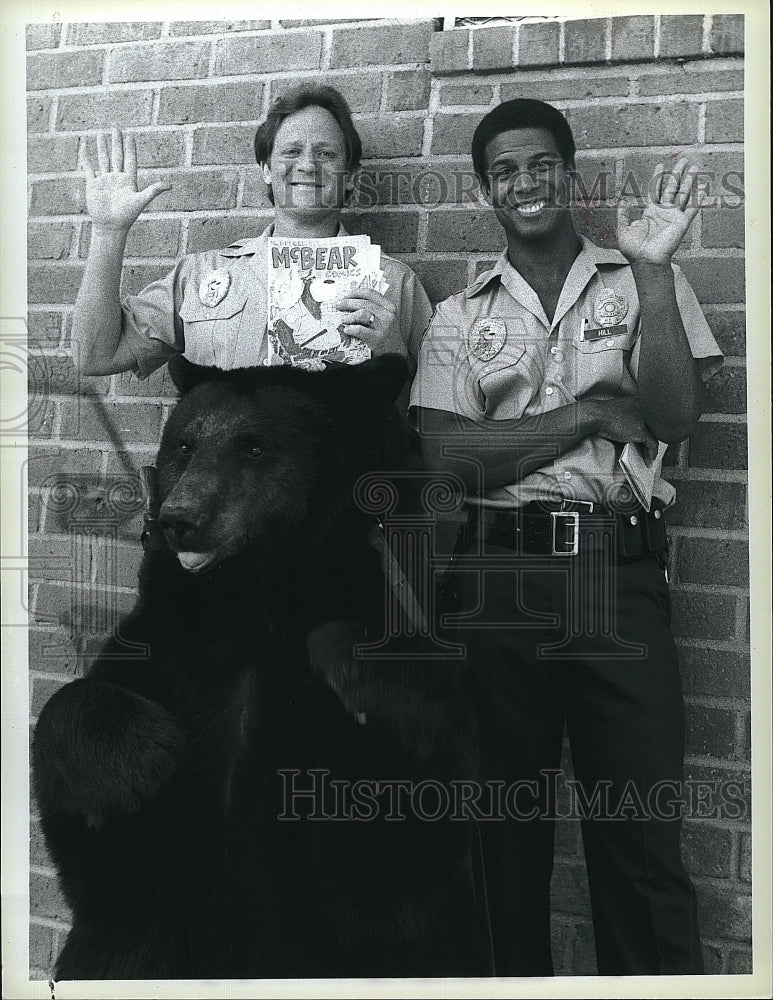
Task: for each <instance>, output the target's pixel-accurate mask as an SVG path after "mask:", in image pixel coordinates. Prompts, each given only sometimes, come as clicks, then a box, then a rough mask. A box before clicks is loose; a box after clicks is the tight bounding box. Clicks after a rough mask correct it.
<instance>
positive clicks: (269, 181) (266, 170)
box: [260, 163, 271, 187]
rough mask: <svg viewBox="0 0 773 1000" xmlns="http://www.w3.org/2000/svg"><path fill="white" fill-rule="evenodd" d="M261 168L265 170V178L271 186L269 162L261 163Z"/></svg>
mask: <svg viewBox="0 0 773 1000" xmlns="http://www.w3.org/2000/svg"><path fill="white" fill-rule="evenodd" d="M260 169H261V170H262V172H263V180H264V181H265V182H266V184H268V186H269V187H271V167H270V166H269V165H268V164H267V163H261V165H260Z"/></svg>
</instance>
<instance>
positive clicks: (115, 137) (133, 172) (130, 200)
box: [80, 128, 172, 232]
mask: <svg viewBox="0 0 773 1000" xmlns="http://www.w3.org/2000/svg"><path fill="white" fill-rule="evenodd" d="M97 159H98V168H97V169H96V170H95V169H94V165H93V163H92V161H91V159H90V158H89V156H88V153H86V151H85V150H84V151H83V152H82V154H81V161H80V166H81V170H82V171H83V173H84V174H85V175H86V211H87V212H88V214H89V216H90V217H91V221H92V223H93V225H94V226H95V227H96V228H99V229H103V230H115V231H119V232H120V231H123V232H128V230H129V229H130V228H131V226H132V225H133V224H134V223H135V222H136V220H137V218H138V217H139V216H140V214H141V213H142V212H143V211H144V210H145V209H146V208H147V206H148V205H149V204H150V202H151V201H153V199H154V198H156V197H157V196H158V195H159V194H161V192H162V191H170V190H171V187H172V185H171V184H167V183H165V182H164V181H156V182H155V184H149V185H148V187H146V188H143V189H142V190H141V191H138V190H137V147H136V144H135V140H134V136H132V135H127V136H123V135H122V134H121V132H120V130H119V129H117V128H114V129H113V130H112V134H111V144H110V149H109V150H108V142H107V136H106V135H105V134H104V133H100V134H99V135H98V136H97Z"/></svg>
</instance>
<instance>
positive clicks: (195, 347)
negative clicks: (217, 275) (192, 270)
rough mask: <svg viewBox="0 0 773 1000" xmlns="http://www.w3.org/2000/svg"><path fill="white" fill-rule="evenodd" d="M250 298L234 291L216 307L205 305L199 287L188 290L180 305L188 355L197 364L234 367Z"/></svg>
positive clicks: (186, 354)
mask: <svg viewBox="0 0 773 1000" xmlns="http://www.w3.org/2000/svg"><path fill="white" fill-rule="evenodd" d="M247 298H248V296H247V295H246V294H245V293H243V292H242V293H240V292H238V291H233V290H231V291H230V292H229V294H228V295H226V297H225V298H224V299H223V301H222V302H218V304H217V305H216V306H205V305H204V303H203V302H202V301H201V300H200V299H199V296H198V292H197V291H196V290H195V289H194V290H192V291H190V292H188V293H187V294H186V295H185V297H184V299H183V303H182V306H181V308H180V319H181V320H182V322H183V327H184V331H185V356H186V358H188V359H189V360H190V361H192V362H193V363H194V364H202V365H217V366H218V367H221V368H226V367H232V365H233V359H232V357H231V356H232V355H233V353H234V351H235V349H236V344H237V341H238V338H239V332H240V330H241V325H242V320H243V318H244V307H245V306H246V305H247Z"/></svg>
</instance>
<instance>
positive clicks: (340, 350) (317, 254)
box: [267, 236, 389, 370]
mask: <svg viewBox="0 0 773 1000" xmlns="http://www.w3.org/2000/svg"><path fill="white" fill-rule="evenodd" d="M380 264H381V247H379V246H377V245H376V244H374V243H371V242H370V238H369V237H368V236H336V237H333V238H331V239H316V240H314V239H291V238H283V237H275V236H272V237H269V240H268V267H267V274H268V363H269V364H272V365H277V364H290V365H295V366H296V367H299V368H309V369H317V370H318V369H321V368H324V366H325V364H327V363H329V362H333V361H335V362H341V363H344V364H352V365H356V364H360V363H361V362H362V361H367V359H368V358H369V357H370V355H371V352H370V348H369V347H368V345H367V344H365V343H363V341H361V340H359V339H358V338H357V337H353V336H351V335H350V334H347V333H346V326H345V325H344V322H343V321H344V318H345V316H346V314H345V313H343V312H341V311H340V310H338V309H337V308H336V303H337V302H338V301H340V299H342V298H345V297H346V296H347V295H348V294H350V292H351V291H352V290H353V289H355V288H360V287H362V288H374V289H376V290H377V291H379V292H382V293H383V292H385V291H386V290H387V288H388V287H389V286H388V284H387V282H386V281H385V280H384V272H383V271H382V270H381V266H380Z"/></svg>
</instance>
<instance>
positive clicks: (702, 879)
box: [692, 871, 752, 948]
mask: <svg viewBox="0 0 773 1000" xmlns="http://www.w3.org/2000/svg"><path fill="white" fill-rule="evenodd" d="M692 877H693V879H695V881H696V882H699V883H700V885H704V886H707V887H708V886H711V887H712V888H715V889H727V890H728V891H729V892H731V893H732V894H733V895H736V896H743V897H744V898H748V899H749V900H750V901H751V896H752V888H751V882H743V881H741V879H740V878H739V877H738V876H737V875H735V876H734V875H731V876H730V877H729V878H728V877H727V876H724V875H699V874H698V873H697V872H695V871H693V875H692ZM716 940H718V941H721V942H722V943H723V944H724V945H725V947H726V948H727V947H732V946H733V945H734V944H747V945H748V943H749V939H748V938H746V937H742V938H736V937H723V938H716Z"/></svg>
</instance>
